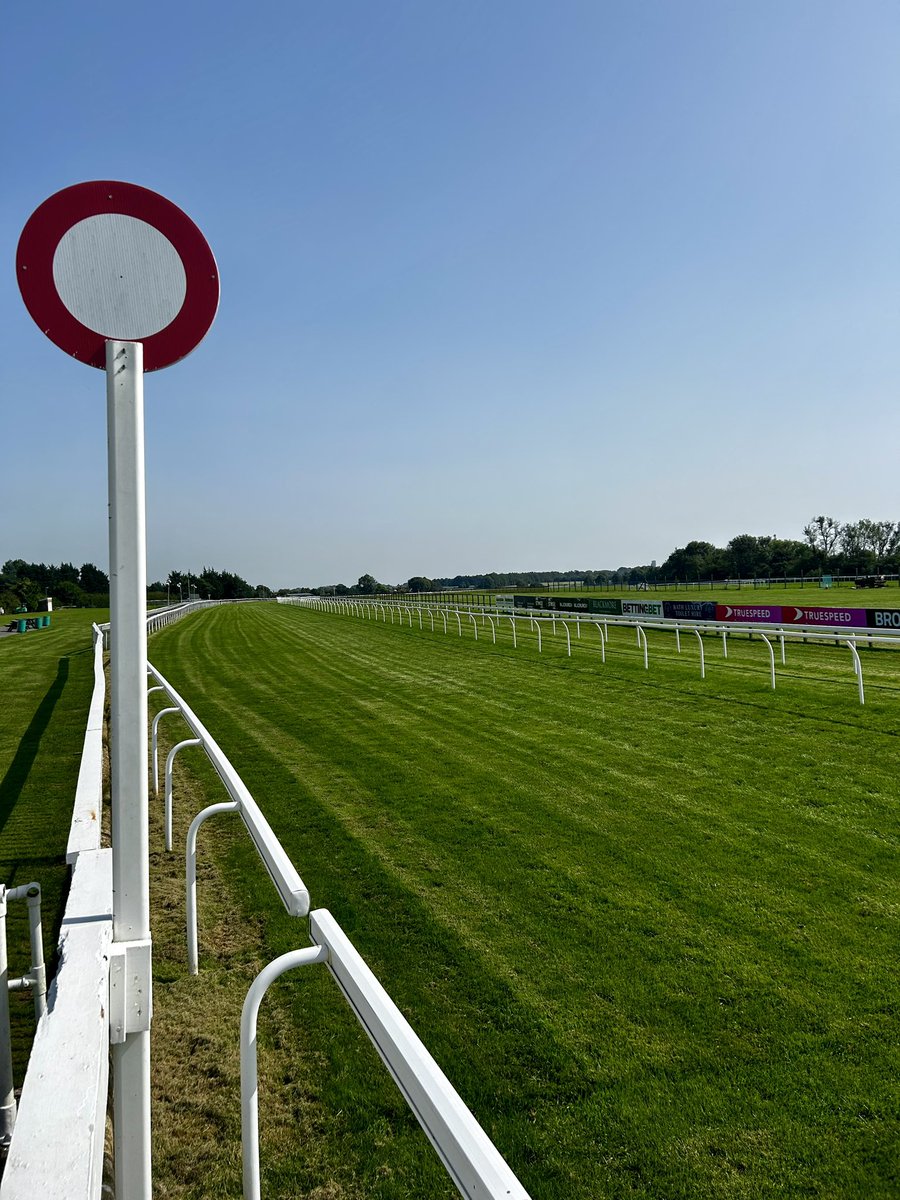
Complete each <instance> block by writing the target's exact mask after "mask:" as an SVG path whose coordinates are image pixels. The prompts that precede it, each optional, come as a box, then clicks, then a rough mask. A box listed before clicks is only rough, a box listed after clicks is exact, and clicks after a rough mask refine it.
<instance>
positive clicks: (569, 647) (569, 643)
mask: <svg viewBox="0 0 900 1200" xmlns="http://www.w3.org/2000/svg"><path fill="white" fill-rule="evenodd" d="M560 623H561V625H562V627H563V629H564V630H565V631H566V651H567V653H568V656H569V658H571V657H572V638H571V637H570V635H569V626H568V625H567V624H566V622H565V621H561V622H560Z"/></svg>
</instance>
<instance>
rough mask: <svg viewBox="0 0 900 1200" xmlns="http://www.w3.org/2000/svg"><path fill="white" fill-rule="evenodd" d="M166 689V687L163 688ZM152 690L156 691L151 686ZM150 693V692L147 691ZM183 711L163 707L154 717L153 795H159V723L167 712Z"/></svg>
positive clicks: (151, 753)
mask: <svg viewBox="0 0 900 1200" xmlns="http://www.w3.org/2000/svg"><path fill="white" fill-rule="evenodd" d="M163 690H164V689H163ZM150 691H156V688H151V689H150ZM147 695H148V696H149V695H150V692H148V693H147ZM175 712H181V709H180V708H161V709H160V710H159V712H158V713H157V714H156V716H155V717H154V718H153V728H152V731H151V734H150V757H151V758H152V759H153V795H154V796H158V795H159V723H160V721H161V720H162V718H163V717H164V716H165V715H166V713H175Z"/></svg>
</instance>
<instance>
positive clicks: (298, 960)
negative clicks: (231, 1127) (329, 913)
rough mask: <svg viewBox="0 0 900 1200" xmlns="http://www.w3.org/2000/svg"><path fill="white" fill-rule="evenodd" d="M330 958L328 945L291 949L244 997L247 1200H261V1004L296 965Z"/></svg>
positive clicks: (243, 1111) (243, 1139)
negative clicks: (258, 1061)
mask: <svg viewBox="0 0 900 1200" xmlns="http://www.w3.org/2000/svg"><path fill="white" fill-rule="evenodd" d="M327 961H328V950H327V949H326V947H325V946H306V947H304V948H303V949H302V950H289V951H288V953H287V954H282V955H281V957H280V958H276V959H275V961H274V962H270V963H269V965H268V966H266V967H263V969H262V970H261V971H260V973H259V974H258V975H257V977H256V978H255V979H254V981H253V983H252V984H251V985H250V990H249V991H248V992H247V996H246V998H245V1000H244V1007H243V1009H242V1010H241V1149H242V1151H243V1159H244V1164H243V1167H244V1200H260V1195H261V1192H260V1173H259V1082H258V1076H257V1066H256V1024H257V1018H258V1016H259V1006H260V1005H261V1004H262V1001H263V997H264V996H265V994H266V991H267V990H268V988H269V985H270V984H271V983H274V981H275V980H276V979H277V978H278V977H279V976H280V975H283V974H284V973H285V971H291V970H293V968H294V967H304V966H307V965H309V964H311V963H320V962H327Z"/></svg>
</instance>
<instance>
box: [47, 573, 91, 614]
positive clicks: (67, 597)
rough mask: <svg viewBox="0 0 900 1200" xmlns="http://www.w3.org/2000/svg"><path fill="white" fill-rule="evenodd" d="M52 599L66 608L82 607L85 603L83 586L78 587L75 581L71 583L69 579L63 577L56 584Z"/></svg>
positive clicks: (85, 596)
mask: <svg viewBox="0 0 900 1200" xmlns="http://www.w3.org/2000/svg"><path fill="white" fill-rule="evenodd" d="M54 590H55V593H56V594H55V596H54V599H55V600H56V601H58V603H59V604H60V605H61V606H64V607H66V608H84V607H85V606H86V604H87V595H86V594H85V592H84V589H83V588H80V587H79V586H78V584H77V583H72V581H71V580H70V579H63V580H61V581H60V582H59V583H58V584H57V585H56V588H55V589H54Z"/></svg>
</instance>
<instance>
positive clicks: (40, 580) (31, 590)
mask: <svg viewBox="0 0 900 1200" xmlns="http://www.w3.org/2000/svg"><path fill="white" fill-rule="evenodd" d="M274 594H275V593H274V592H273V591H272V590H271V589H270V588H268V587H266V585H265V584H257V585H256V586H254V585H252V584H250V583H248V582H247V580H246V579H242V578H241V576H240V575H236V574H235V573H234V572H233V571H219V570H217V569H216V568H214V567H203V568H202V569H201V570H200V571H170V572H169V575H168V577H167V579H166V581H165V582H162V581H161V580H158V579H157V580H154V582H153V583H151V584H149V585H148V587H147V600H148V603H151V604H152V603H157V604H162V603H164V602H166V601H168V600H172V601H176V600H181V599H183V600H187V599H192V598H194V599H196V598H199V599H203V600H242V599H249V598H251V597H253V596H273V595H274ZM45 596H51V597H52V598H53V600H54V603H55V604H56V606H57V607H59V608H108V607H109V576H108V575H107V574H106V572H105V571H101V570H100V568H99V567H97V566H96V565H95V564H94V563H82V565H81V566H80V567H76V566H75V565H74V563H68V562H64V563H59V564H56V563H49V564H48V563H30V562H26V561H25V560H24V559H22V558H10V559H7V561H6V562H5V563H4V564H3V566H2V567H0V608H2V609H4V610H5V611H6V612H7V613H10V612H15V610H16V609H17V608H19V607H20V606H23V605H24V607H25V608H27V609H28V611H29V612H34V611H35V609H36V608H37V606H38V604H39V603H40V601H41V600H43V599H44V597H45Z"/></svg>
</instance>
